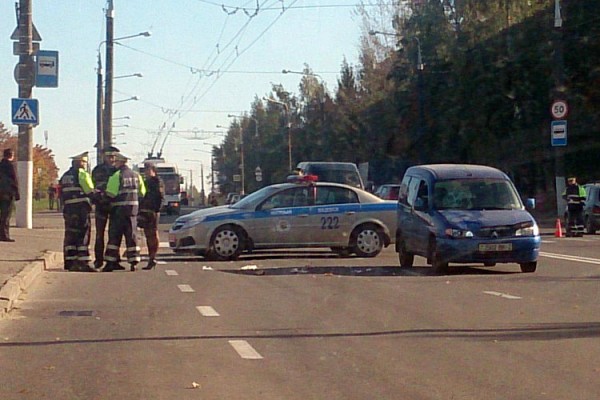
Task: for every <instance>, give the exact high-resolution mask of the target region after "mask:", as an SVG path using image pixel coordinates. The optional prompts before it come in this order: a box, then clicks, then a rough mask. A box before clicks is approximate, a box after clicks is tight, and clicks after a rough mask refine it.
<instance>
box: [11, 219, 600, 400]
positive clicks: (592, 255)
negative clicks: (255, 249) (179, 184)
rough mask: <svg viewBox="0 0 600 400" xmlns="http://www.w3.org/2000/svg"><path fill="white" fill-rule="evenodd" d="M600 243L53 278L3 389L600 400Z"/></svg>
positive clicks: (39, 289)
mask: <svg viewBox="0 0 600 400" xmlns="http://www.w3.org/2000/svg"><path fill="white" fill-rule="evenodd" d="M163 229H166V225H164V226H163ZM162 234H163V235H164V238H163V239H164V240H166V234H164V232H163V233H162ZM598 244H600V235H595V236H585V237H583V238H568V239H567V238H565V239H554V238H551V237H545V238H544V242H543V244H542V257H541V258H540V262H539V266H538V271H537V272H536V273H534V274H522V273H520V270H519V267H518V265H516V264H507V265H502V266H498V267H495V268H483V267H481V268H475V267H466V266H458V267H455V268H452V269H451V270H450V272H449V274H447V275H433V274H432V273H431V271H430V268H429V267H428V266H426V265H425V262H424V259H422V258H417V259H416V262H415V264H416V266H415V267H414V268H412V269H409V270H402V269H400V268H399V267H398V266H397V265H398V262H397V258H396V254H395V253H394V251H393V249H392V248H388V249H386V250H385V251H384V252H383V253H382V254H381V255H380V256H379V257H377V258H375V259H358V258H340V257H337V256H334V255H333V254H332V253H330V252H327V251H323V250H319V251H310V250H301V251H294V252H275V253H256V254H253V255H250V256H244V257H243V258H242V259H240V260H239V261H237V262H226V263H215V262H210V263H209V262H206V261H204V260H202V259H200V258H198V259H194V258H182V257H174V256H172V255H171V254H170V253H169V252H168V250H167V249H163V254H162V257H161V258H162V259H163V261H164V263H161V264H160V265H159V266H158V268H157V269H156V270H153V271H138V272H135V273H131V272H114V273H99V274H83V273H66V272H63V271H48V272H46V273H45V274H44V275H43V276H42V278H40V279H39V280H38V281H37V282H36V283H35V284H34V287H33V288H32V289H31V290H30V292H29V293H28V294H27V295H26V296H24V297H23V300H22V301H21V302H20V304H19V309H18V310H15V311H14V312H13V315H12V318H11V319H7V320H3V321H0V365H1V368H0V388H1V389H0V391H1V392H2V395H1V396H0V397H1V398H2V399H3V400H6V399H116V398H118V399H244V400H251V399H261V400H264V399H267V400H271V399H272V400H275V399H277V400H282V399H286V400H291V399H298V400H300V399H302V400H306V399H340V400H341V399H344V400H354V399H356V400H359V399H360V400H364V399H502V400H505V399H524V400H525V399H527V400H531V399H590V400H591V399H597V398H598V393H600V346H598V337H599V336H600V306H599V305H598V293H599V291H600V290H599V289H600V271H599V268H600V250H598V249H599V248H600V246H598Z"/></svg>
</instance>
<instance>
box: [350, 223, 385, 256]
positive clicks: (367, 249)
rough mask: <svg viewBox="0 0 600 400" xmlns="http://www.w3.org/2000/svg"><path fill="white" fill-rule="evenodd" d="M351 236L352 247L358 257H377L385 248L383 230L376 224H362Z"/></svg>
mask: <svg viewBox="0 0 600 400" xmlns="http://www.w3.org/2000/svg"><path fill="white" fill-rule="evenodd" d="M351 237H352V240H351V243H352V248H353V250H354V253H356V255H357V256H358V257H375V256H377V255H378V254H379V253H381V250H382V249H383V242H384V238H383V232H382V231H381V229H380V228H379V227H377V226H375V225H372V224H365V225H361V226H359V227H358V228H356V229H355V230H354V232H353V234H352V236H351Z"/></svg>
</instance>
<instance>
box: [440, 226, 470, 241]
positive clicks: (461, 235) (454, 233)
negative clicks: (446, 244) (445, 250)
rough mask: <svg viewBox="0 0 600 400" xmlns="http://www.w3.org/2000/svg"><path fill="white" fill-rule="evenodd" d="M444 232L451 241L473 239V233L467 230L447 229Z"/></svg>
mask: <svg viewBox="0 0 600 400" xmlns="http://www.w3.org/2000/svg"><path fill="white" fill-rule="evenodd" d="M444 232H445V233H446V236H450V237H451V238H453V239H465V238H472V237H473V232H471V231H469V230H463V229H452V228H448V229H446V230H445V231H444Z"/></svg>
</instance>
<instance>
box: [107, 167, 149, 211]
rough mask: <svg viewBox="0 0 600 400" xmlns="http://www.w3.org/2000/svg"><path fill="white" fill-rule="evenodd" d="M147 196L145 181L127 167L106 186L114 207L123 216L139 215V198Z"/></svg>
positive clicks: (118, 172)
mask: <svg viewBox="0 0 600 400" xmlns="http://www.w3.org/2000/svg"><path fill="white" fill-rule="evenodd" d="M145 194H146V186H145V185H144V180H143V179H142V178H141V177H140V175H139V174H138V173H137V172H134V171H132V170H131V169H130V168H129V167H128V166H126V165H124V166H122V167H121V168H120V169H119V170H118V171H117V172H115V173H114V174H113V175H112V176H111V177H110V179H109V180H108V184H107V185H106V195H107V196H108V197H110V198H111V199H112V202H111V205H112V207H118V209H119V212H120V213H121V215H137V213H138V209H139V198H140V197H144V195H145Z"/></svg>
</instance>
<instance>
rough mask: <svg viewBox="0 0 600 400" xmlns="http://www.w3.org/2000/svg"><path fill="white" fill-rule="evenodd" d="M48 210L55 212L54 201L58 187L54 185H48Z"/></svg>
mask: <svg viewBox="0 0 600 400" xmlns="http://www.w3.org/2000/svg"><path fill="white" fill-rule="evenodd" d="M46 193H48V210H54V200H55V199H56V186H54V185H53V184H50V185H48V190H46Z"/></svg>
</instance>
